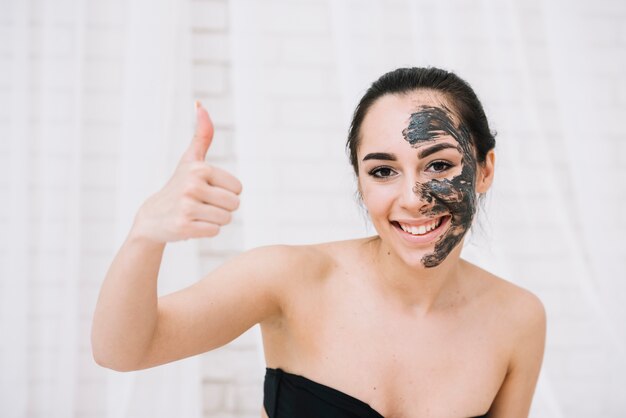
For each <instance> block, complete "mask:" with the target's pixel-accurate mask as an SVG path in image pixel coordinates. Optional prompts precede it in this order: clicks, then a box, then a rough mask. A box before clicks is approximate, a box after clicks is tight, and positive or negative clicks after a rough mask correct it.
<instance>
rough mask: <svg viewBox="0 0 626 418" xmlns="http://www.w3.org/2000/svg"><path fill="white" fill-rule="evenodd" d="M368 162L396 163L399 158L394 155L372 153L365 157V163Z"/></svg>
mask: <svg viewBox="0 0 626 418" xmlns="http://www.w3.org/2000/svg"><path fill="white" fill-rule="evenodd" d="M367 160H384V161H396V160H397V158H396V156H395V155H394V154H389V153H387V152H372V153H370V154H367V155H366V156H365V157H363V161H367Z"/></svg>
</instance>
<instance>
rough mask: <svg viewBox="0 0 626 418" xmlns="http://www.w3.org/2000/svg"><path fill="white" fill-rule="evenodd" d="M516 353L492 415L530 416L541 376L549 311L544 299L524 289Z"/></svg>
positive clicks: (517, 318)
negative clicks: (542, 301)
mask: <svg viewBox="0 0 626 418" xmlns="http://www.w3.org/2000/svg"><path fill="white" fill-rule="evenodd" d="M515 305H516V308H515V309H514V312H515V314H514V315H515V318H514V321H513V324H514V325H513V326H514V327H515V329H516V332H515V335H516V337H515V339H514V341H513V347H514V348H513V353H512V355H511V360H510V362H509V368H508V371H507V374H506V377H505V378H504V382H503V383H502V386H501V387H500V390H499V391H498V394H497V395H496V398H495V400H494V402H493V404H492V405H491V408H490V410H489V414H488V416H489V418H527V417H528V414H529V411H530V406H531V403H532V399H533V394H534V392H535V387H536V385H537V380H538V378H539V372H540V370H541V364H542V362H543V354H544V349H545V341H546V312H545V308H544V306H543V304H542V303H541V300H539V298H537V297H536V296H535V295H533V294H532V293H530V292H526V291H525V292H524V295H523V297H522V298H520V299H519V303H517V304H515Z"/></svg>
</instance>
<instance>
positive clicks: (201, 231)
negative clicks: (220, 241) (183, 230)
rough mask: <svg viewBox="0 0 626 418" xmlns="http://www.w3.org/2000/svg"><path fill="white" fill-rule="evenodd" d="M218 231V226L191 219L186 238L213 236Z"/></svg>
mask: <svg viewBox="0 0 626 418" xmlns="http://www.w3.org/2000/svg"><path fill="white" fill-rule="evenodd" d="M219 233H220V226H219V225H217V224H214V223H210V222H204V221H193V222H191V225H190V227H189V231H188V233H187V236H188V238H204V237H214V236H216V235H217V234H219Z"/></svg>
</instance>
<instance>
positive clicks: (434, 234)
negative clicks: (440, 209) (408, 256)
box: [391, 215, 451, 244]
mask: <svg viewBox="0 0 626 418" xmlns="http://www.w3.org/2000/svg"><path fill="white" fill-rule="evenodd" d="M440 218H442V219H441V224H440V225H439V226H438V227H437V228H435V229H433V230H432V231H428V232H427V233H425V234H424V235H413V234H409V233H408V232H405V231H404V230H403V229H402V228H401V227H400V224H398V221H392V222H391V225H392V226H393V229H395V230H396V231H397V232H398V234H399V235H400V236H401V237H402V238H403V239H404V240H406V241H407V242H409V243H411V244H428V243H431V242H433V241H435V240H436V239H437V238H439V236H440V235H441V234H442V233H443V231H445V229H446V227H447V225H448V223H449V222H450V219H451V216H450V215H444V216H441V217H440ZM433 219H437V218H431V219H428V221H425V222H420V223H416V222H415V221H412V222H411V221H408V222H407V221H404V220H402V221H400V222H402V223H404V224H409V225H415V226H418V225H423V224H424V223H430V222H432V221H433Z"/></svg>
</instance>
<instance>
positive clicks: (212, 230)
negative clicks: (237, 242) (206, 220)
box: [207, 224, 220, 237]
mask: <svg viewBox="0 0 626 418" xmlns="http://www.w3.org/2000/svg"><path fill="white" fill-rule="evenodd" d="M219 233H220V227H219V225H215V224H211V225H210V226H209V227H208V228H207V235H208V236H209V237H214V236H216V235H217V234H219Z"/></svg>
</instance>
